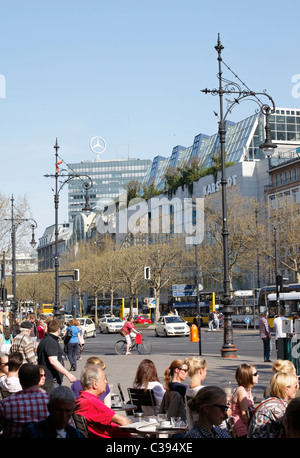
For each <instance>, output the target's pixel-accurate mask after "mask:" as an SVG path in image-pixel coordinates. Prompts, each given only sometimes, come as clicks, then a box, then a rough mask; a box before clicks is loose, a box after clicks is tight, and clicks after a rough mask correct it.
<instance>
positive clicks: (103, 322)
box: [99, 316, 124, 332]
mask: <svg viewBox="0 0 300 458" xmlns="http://www.w3.org/2000/svg"><path fill="white" fill-rule="evenodd" d="M123 325H124V321H122V320H121V318H119V317H116V316H105V317H102V318H101V319H100V320H99V330H100V332H119V331H120V329H122V328H123Z"/></svg>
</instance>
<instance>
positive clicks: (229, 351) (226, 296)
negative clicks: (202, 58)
mask: <svg viewBox="0 0 300 458" xmlns="http://www.w3.org/2000/svg"><path fill="white" fill-rule="evenodd" d="M215 49H216V51H217V53H218V64H219V71H218V79H219V88H218V89H212V90H210V89H203V90H202V92H204V93H205V94H208V93H211V94H212V95H218V96H219V101H220V117H219V119H220V120H219V141H220V153H221V186H222V217H223V227H222V237H223V269H224V274H223V300H222V304H223V314H224V339H223V346H222V348H221V356H222V357H224V358H235V357H236V352H237V348H236V347H235V345H234V343H233V328H232V313H233V309H232V307H231V305H232V301H233V300H232V297H231V294H230V283H229V254H228V235H229V232H228V226H227V197H226V186H227V180H226V168H225V155H226V153H225V137H226V118H227V115H228V114H229V113H231V110H232V109H233V108H234V106H235V105H237V104H239V103H240V102H241V101H242V100H244V99H246V98H249V97H250V98H251V99H252V100H253V101H255V102H256V103H257V104H258V105H259V107H260V110H261V111H262V113H263V114H264V115H265V119H266V124H265V133H266V138H265V141H264V144H263V145H261V146H260V147H261V148H262V149H263V151H264V153H265V155H266V156H271V154H272V152H273V151H274V148H276V145H274V144H273V143H272V140H271V131H270V125H269V122H268V121H269V115H270V114H272V113H274V111H275V104H274V101H273V99H272V97H270V96H269V95H268V94H267V93H266V92H253V91H250V90H249V88H247V87H246V86H245V84H244V83H243V82H242V81H241V80H240V79H239V78H238V77H237V75H235V74H234V76H235V77H236V78H237V79H238V80H239V82H240V83H241V84H242V85H243V86H245V87H246V89H247V90H242V89H241V86H240V85H239V84H238V83H236V82H232V81H229V80H226V79H224V78H223V76H222V74H223V72H222V63H223V64H224V65H225V66H226V67H227V69H228V70H230V68H229V67H228V66H227V65H226V64H225V63H224V62H223V60H222V50H223V49H224V47H223V45H222V43H221V41H220V35H218V42H217V45H216V46H215ZM230 71H231V70H230ZM223 82H224V83H225V86H224V87H223ZM226 94H229V95H233V96H234V98H233V100H229V99H226V100H227V102H228V105H227V111H226V113H225V115H224V113H223V96H224V95H226ZM259 96H265V97H267V98H268V99H269V101H270V102H271V104H272V107H270V106H269V105H265V104H263V103H262V101H261V100H260V98H259Z"/></svg>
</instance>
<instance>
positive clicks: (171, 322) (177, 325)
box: [155, 315, 190, 337]
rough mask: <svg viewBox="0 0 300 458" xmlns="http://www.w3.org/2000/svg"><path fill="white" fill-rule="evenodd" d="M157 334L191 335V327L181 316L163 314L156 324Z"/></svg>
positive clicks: (168, 335)
mask: <svg viewBox="0 0 300 458" xmlns="http://www.w3.org/2000/svg"><path fill="white" fill-rule="evenodd" d="M155 334H156V335H157V336H166V337H170V336H189V335H190V327H189V325H188V324H187V322H186V321H184V319H183V318H181V316H178V315H172V316H169V315H167V316H161V317H160V318H159V320H158V321H157V322H156V325H155Z"/></svg>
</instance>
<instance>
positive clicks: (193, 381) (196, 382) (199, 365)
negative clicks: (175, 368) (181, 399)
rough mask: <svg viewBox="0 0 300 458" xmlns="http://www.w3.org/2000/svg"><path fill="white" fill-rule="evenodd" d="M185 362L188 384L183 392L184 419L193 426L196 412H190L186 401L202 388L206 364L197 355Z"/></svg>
mask: <svg viewBox="0 0 300 458" xmlns="http://www.w3.org/2000/svg"><path fill="white" fill-rule="evenodd" d="M185 364H186V365H187V367H188V374H189V378H190V384H189V386H188V388H187V390H186V393H185V399H186V419H187V423H188V426H189V427H190V428H192V427H193V425H194V422H195V420H197V413H195V412H192V411H191V410H190V408H189V405H188V401H189V400H190V399H192V398H194V397H195V396H196V394H197V393H198V391H199V390H200V389H202V388H203V385H202V382H203V381H204V379H205V377H206V372H207V365H206V361H205V359H202V358H200V357H199V356H193V357H192V358H187V359H186V360H185Z"/></svg>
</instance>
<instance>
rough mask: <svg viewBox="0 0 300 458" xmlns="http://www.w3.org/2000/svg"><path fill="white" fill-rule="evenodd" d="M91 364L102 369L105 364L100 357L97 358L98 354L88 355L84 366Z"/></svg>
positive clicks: (104, 367)
mask: <svg viewBox="0 0 300 458" xmlns="http://www.w3.org/2000/svg"><path fill="white" fill-rule="evenodd" d="M91 364H92V365H95V366H100V367H101V369H102V370H103V371H104V369H106V365H105V364H104V362H103V361H102V359H100V358H98V356H90V358H88V359H87V360H86V363H85V365H86V366H89V365H91Z"/></svg>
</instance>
